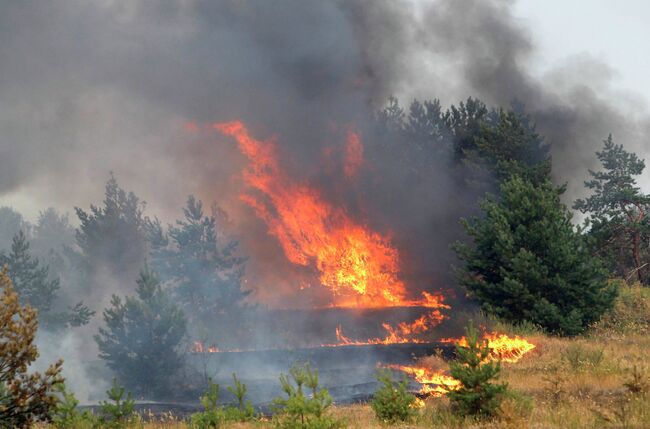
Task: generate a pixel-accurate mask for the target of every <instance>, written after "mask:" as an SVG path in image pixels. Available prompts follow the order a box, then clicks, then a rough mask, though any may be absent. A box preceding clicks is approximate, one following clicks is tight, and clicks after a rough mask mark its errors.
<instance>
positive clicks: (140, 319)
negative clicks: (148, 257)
mask: <svg viewBox="0 0 650 429" xmlns="http://www.w3.org/2000/svg"><path fill="white" fill-rule="evenodd" d="M137 285H138V287H137V289H136V293H137V296H136V297H127V298H125V300H124V301H122V300H121V299H120V298H119V297H117V296H115V295H113V299H112V301H111V306H110V307H109V308H107V309H105V310H104V313H103V315H104V322H105V323H106V327H101V328H100V329H99V334H98V335H95V341H96V342H97V345H98V346H99V351H100V355H99V356H100V357H101V358H102V359H105V360H106V362H107V365H108V366H109V367H110V368H111V369H112V370H113V371H114V372H115V373H116V374H117V376H118V378H119V380H120V381H121V382H122V383H124V384H125V385H126V386H127V388H128V389H129V390H132V391H134V392H135V393H137V394H138V395H152V396H154V397H160V396H162V395H165V394H166V393H167V392H169V390H170V389H169V387H170V383H172V382H173V377H174V375H175V374H176V373H177V372H178V370H179V369H180V368H181V367H182V364H183V356H182V351H181V341H182V339H183V337H184V335H185V330H186V328H185V325H186V322H185V317H184V316H183V312H182V311H181V310H180V309H179V308H178V307H177V306H176V304H175V303H174V302H173V301H172V300H171V299H170V298H169V296H168V294H167V292H166V291H164V290H163V289H162V288H161V287H160V283H159V281H158V279H157V277H156V275H155V274H154V273H153V272H152V271H150V270H149V268H148V266H146V265H145V268H144V270H143V271H141V273H140V278H139V279H138V281H137Z"/></svg>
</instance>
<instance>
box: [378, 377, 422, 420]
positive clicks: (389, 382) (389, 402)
mask: <svg viewBox="0 0 650 429" xmlns="http://www.w3.org/2000/svg"><path fill="white" fill-rule="evenodd" d="M377 380H378V381H379V383H380V384H381V387H380V388H379V389H377V391H376V392H375V394H374V397H373V399H372V402H371V403H370V406H371V407H372V409H373V411H374V412H375V416H376V417H377V418H378V419H379V420H381V421H383V422H387V423H396V422H405V421H408V420H410V419H411V418H412V417H413V416H414V415H415V409H414V408H413V406H414V404H415V396H414V395H412V394H410V393H409V392H408V390H407V387H408V381H407V380H406V378H402V379H401V380H399V381H395V380H393V373H392V371H389V370H381V371H379V373H378V374H377Z"/></svg>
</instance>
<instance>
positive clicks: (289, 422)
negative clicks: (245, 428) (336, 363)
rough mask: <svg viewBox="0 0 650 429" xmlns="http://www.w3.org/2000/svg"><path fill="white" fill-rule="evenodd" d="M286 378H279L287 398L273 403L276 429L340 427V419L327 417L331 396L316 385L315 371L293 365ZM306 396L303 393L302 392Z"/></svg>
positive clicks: (330, 428) (280, 398)
mask: <svg viewBox="0 0 650 429" xmlns="http://www.w3.org/2000/svg"><path fill="white" fill-rule="evenodd" d="M289 374H290V376H287V375H285V374H282V375H280V383H281V384H282V390H284V392H285V393H286V394H287V398H283V397H279V398H276V399H275V400H274V401H273V403H274V404H273V408H274V411H275V414H274V416H273V420H274V422H275V425H276V427H278V428H282V429H337V428H341V427H344V422H343V421H342V420H339V419H336V418H334V417H332V416H330V415H328V414H327V409H328V408H329V407H330V406H331V405H332V397H331V396H330V394H329V392H328V391H327V389H324V388H320V387H319V386H318V371H316V370H313V371H312V369H311V368H310V366H309V365H308V364H307V365H304V366H294V367H292V368H291V369H290V370H289ZM305 388H306V389H309V390H310V393H307V394H306V393H305V391H304V389H305Z"/></svg>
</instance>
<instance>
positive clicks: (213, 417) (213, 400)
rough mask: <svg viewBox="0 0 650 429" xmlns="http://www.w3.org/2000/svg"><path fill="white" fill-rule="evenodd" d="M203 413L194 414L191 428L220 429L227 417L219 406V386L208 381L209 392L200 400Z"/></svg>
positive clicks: (210, 380)
mask: <svg viewBox="0 0 650 429" xmlns="http://www.w3.org/2000/svg"><path fill="white" fill-rule="evenodd" d="M199 401H200V402H201V405H202V406H203V411H202V412H200V413H194V414H192V417H191V426H192V428H196V429H207V428H218V427H221V425H222V424H223V423H224V421H225V420H226V419H225V415H224V413H223V410H222V409H221V408H220V407H219V405H218V404H217V403H218V401H219V385H218V384H217V383H214V382H212V379H209V380H208V390H207V391H206V392H205V393H204V394H203V395H202V396H201V398H199Z"/></svg>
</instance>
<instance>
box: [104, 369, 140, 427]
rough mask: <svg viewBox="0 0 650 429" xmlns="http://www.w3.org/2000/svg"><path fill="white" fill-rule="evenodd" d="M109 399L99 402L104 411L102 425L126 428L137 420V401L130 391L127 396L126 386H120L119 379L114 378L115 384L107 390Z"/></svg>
mask: <svg viewBox="0 0 650 429" xmlns="http://www.w3.org/2000/svg"><path fill="white" fill-rule="evenodd" d="M106 394H107V395H108V399H109V401H102V402H100V403H99V405H100V407H101V411H102V417H101V419H100V421H101V423H102V426H104V427H108V428H124V427H127V426H128V425H130V424H133V423H134V422H135V421H136V420H137V415H136V414H135V402H134V401H133V398H132V397H131V392H128V393H127V394H126V397H125V395H124V394H125V391H124V387H122V386H120V385H119V384H118V382H117V379H115V378H114V379H113V385H112V386H111V388H110V389H108V390H107V391H106Z"/></svg>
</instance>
